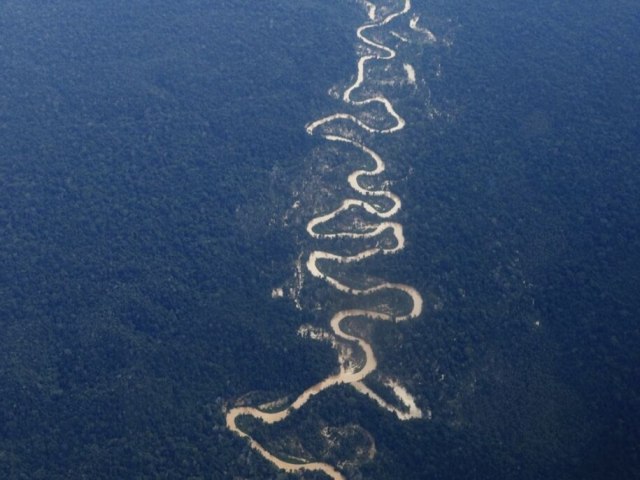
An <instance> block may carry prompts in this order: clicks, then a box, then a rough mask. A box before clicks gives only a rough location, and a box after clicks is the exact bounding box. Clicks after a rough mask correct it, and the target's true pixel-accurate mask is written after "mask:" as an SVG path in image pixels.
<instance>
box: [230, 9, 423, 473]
mask: <svg viewBox="0 0 640 480" xmlns="http://www.w3.org/2000/svg"><path fill="white" fill-rule="evenodd" d="M365 3H366V5H367V8H368V13H369V19H370V21H369V22H368V23H366V24H365V25H363V26H361V27H359V28H358V30H357V36H358V39H359V40H360V41H361V42H362V43H363V44H364V45H365V46H366V49H365V51H366V52H367V54H365V55H363V56H362V57H360V58H359V59H358V63H357V77H356V80H355V82H354V83H353V84H352V85H350V86H349V87H348V88H347V89H346V90H345V92H344V94H343V95H342V100H343V101H344V102H345V103H346V104H348V105H351V106H353V107H360V108H366V107H367V106H370V105H374V104H377V105H379V106H382V107H383V108H384V110H385V111H386V114H387V116H388V118H389V120H390V121H389V122H387V123H386V124H385V125H386V126H384V127H377V126H375V125H371V122H370V121H369V122H365V121H363V120H361V119H360V118H358V117H357V116H355V115H352V114H349V113H336V114H333V115H330V116H327V117H324V118H320V119H318V120H316V121H314V122H311V123H309V124H308V125H307V126H306V131H307V133H308V134H309V135H318V136H320V137H321V138H324V140H326V141H328V142H333V143H336V144H343V145H344V147H345V148H348V149H355V150H356V151H358V152H360V153H362V154H364V156H365V158H367V159H368V160H367V162H366V163H367V165H365V166H363V167H362V168H360V169H358V170H355V171H353V172H352V173H351V174H350V175H349V176H348V183H349V186H350V187H351V188H352V190H353V191H354V192H356V193H357V194H358V195H359V196H360V197H361V198H348V199H346V200H344V201H343V202H342V203H341V205H340V206H339V207H338V208H336V209H335V210H333V211H331V212H329V213H326V214H323V215H320V216H318V217H316V218H313V219H312V220H311V221H309V222H308V224H307V227H306V230H307V233H308V234H309V235H310V236H311V237H312V238H314V239H322V240H327V239H329V240H330V239H338V238H349V239H356V240H358V239H371V238H375V237H379V236H381V235H383V234H385V235H388V234H389V233H390V234H391V235H392V236H393V239H394V241H393V242H392V243H391V245H389V242H384V243H383V242H378V243H379V245H377V246H374V247H371V248H367V249H364V250H362V251H360V252H359V253H357V254H354V255H338V254H336V253H331V252H326V251H322V250H314V251H312V252H311V253H309V255H308V259H307V261H306V268H307V270H308V272H309V273H310V274H311V275H312V276H314V277H316V278H318V279H320V280H322V281H324V282H326V283H327V284H329V285H331V286H332V287H333V288H335V289H336V290H339V291H341V292H345V293H348V294H350V295H354V296H367V295H372V294H375V293H377V292H381V291H386V290H392V291H396V292H399V293H400V294H402V295H405V296H406V297H407V299H408V303H407V305H410V306H409V307H407V308H406V311H401V312H396V313H389V312H388V311H381V310H383V309H380V310H375V309H347V310H342V311H339V312H338V313H336V314H335V315H334V316H333V317H332V318H331V320H330V328H331V332H332V335H333V336H334V338H335V339H336V341H338V342H343V343H347V344H350V345H357V347H358V348H359V349H360V350H361V352H363V353H364V362H360V364H358V365H357V366H354V365H356V362H355V361H348V360H350V359H345V358H342V357H341V358H340V362H339V363H340V366H339V371H338V373H335V374H333V375H331V376H329V377H327V378H325V379H324V380H322V381H321V382H319V383H317V384H315V385H313V386H311V387H309V388H307V389H306V390H305V391H304V392H302V393H301V394H300V395H299V396H298V397H297V398H296V399H295V400H294V401H293V402H292V403H290V404H289V405H288V406H286V407H284V408H283V409H281V410H279V411H275V412H273V411H266V409H264V408H263V409H261V408H260V407H246V406H245V407H235V408H231V409H229V410H228V411H227V414H226V423H227V427H228V428H229V430H231V431H232V432H234V433H235V434H237V435H239V436H240V437H243V438H245V439H246V440H247V441H248V443H249V445H250V446H251V448H253V449H254V450H255V451H257V452H258V453H259V454H260V455H262V456H263V457H264V458H265V459H266V460H268V461H269V462H271V463H273V464H274V465H275V466H276V467H277V468H279V469H281V470H283V471H286V472H300V471H305V470H306V471H319V472H323V473H325V474H326V475H327V476H329V477H330V478H332V479H335V480H338V479H344V478H345V477H344V475H343V473H341V472H340V471H339V470H338V469H337V468H336V467H334V466H332V465H330V464H328V463H323V462H314V461H308V462H305V461H299V462H292V461H287V460H285V459H282V458H279V457H277V456H276V455H274V454H272V453H271V452H269V451H268V450H267V449H266V448H265V447H264V446H263V445H261V444H260V443H259V442H257V441H256V440H255V439H253V438H252V437H251V436H250V435H249V434H248V433H246V432H245V431H243V430H242V429H241V428H240V427H239V426H238V422H237V420H238V418H239V417H243V416H250V417H253V418H256V419H258V420H260V421H262V422H264V423H267V424H272V423H276V422H280V421H282V420H284V419H285V418H287V417H288V416H289V415H290V414H291V412H293V411H295V410H298V409H300V408H302V407H303V406H304V405H305V404H306V403H307V402H308V401H309V399H310V398H311V397H312V396H314V395H316V394H318V393H320V392H322V391H323V390H326V389H328V388H330V387H332V386H334V385H339V384H348V385H351V386H352V387H353V388H354V389H355V390H356V391H358V392H360V393H362V394H364V395H366V396H368V397H369V398H370V399H372V400H373V401H374V402H376V403H377V404H378V405H379V406H380V407H382V408H384V409H386V410H388V411H390V412H392V413H394V414H395V415H396V416H397V417H398V418H399V419H400V420H409V419H415V418H422V417H423V416H424V415H423V412H422V411H421V410H420V408H419V407H418V406H417V405H416V402H415V400H414V398H413V397H412V395H411V394H410V393H409V392H408V391H407V390H406V389H405V388H404V387H403V386H402V385H401V384H400V383H399V382H398V381H396V380H387V381H386V382H385V385H386V387H388V388H389V389H390V391H391V392H393V394H394V395H395V397H396V398H397V400H398V401H399V403H400V404H401V405H402V408H398V407H396V406H394V405H391V404H389V403H388V402H387V401H386V400H384V399H383V398H382V397H380V396H379V395H378V394H377V393H375V392H374V391H373V390H372V389H370V388H369V387H368V386H367V385H366V384H365V383H364V381H365V379H366V378H367V377H368V376H369V375H370V374H371V373H372V372H374V371H375V370H376V369H377V361H376V356H375V353H374V350H373V348H372V346H371V345H370V344H369V343H368V342H367V341H365V340H364V339H363V338H360V337H358V336H357V335H355V334H353V333H349V332H347V331H346V330H345V321H346V320H348V319H351V318H355V317H360V318H366V319H368V320H372V321H384V322H402V321H407V320H411V319H415V318H417V317H419V316H420V314H421V313H422V309H423V301H422V297H421V295H420V293H419V292H418V291H417V290H416V289H414V288H413V287H411V286H409V285H405V284H402V283H390V282H382V283H379V284H377V285H375V286H372V287H368V288H356V287H354V286H350V285H347V284H346V283H344V281H342V280H340V279H338V278H336V277H334V276H331V275H330V274H329V273H327V272H326V271H323V268H322V266H323V265H326V262H334V263H338V264H351V263H357V262H362V261H363V260H366V259H369V258H371V257H374V256H376V255H388V254H394V253H397V252H398V251H400V250H402V249H403V248H404V246H405V238H404V233H403V227H402V225H401V224H400V223H397V222H394V221H392V220H391V219H392V217H393V216H394V215H395V214H396V213H397V212H398V211H399V210H400V208H401V207H402V202H401V200H400V198H399V197H398V196H397V195H396V194H394V193H392V192H390V191H388V190H386V189H383V188H381V189H374V188H371V187H368V186H366V185H363V184H362V183H361V180H364V179H366V177H375V176H378V175H380V174H381V173H383V172H384V170H385V163H384V161H383V159H382V158H381V157H380V155H378V154H377V153H376V152H375V151H374V150H372V149H371V148H369V147H368V146H366V145H365V144H364V143H362V142H361V141H359V140H355V139H353V138H351V136H347V135H343V134H340V133H335V130H337V129H336V128H330V127H332V126H335V125H337V123H336V122H338V123H339V122H344V121H346V122H350V123H351V124H353V125H356V126H357V128H359V129H361V130H363V131H364V132H366V133H367V134H391V133H394V132H397V131H399V130H402V129H403V128H404V127H405V121H404V119H403V118H402V117H401V116H400V115H399V114H398V112H396V110H395V108H394V106H393V105H392V103H391V102H390V101H389V100H388V99H387V98H386V97H384V96H382V95H377V96H371V97H368V98H364V99H360V100H356V99H354V98H353V97H354V93H355V92H356V91H358V90H359V89H360V87H362V86H363V84H365V82H366V81H367V65H368V64H369V62H372V61H376V62H381V61H391V60H393V59H394V58H395V57H396V51H395V50H393V49H392V48H390V47H388V46H386V45H384V44H382V43H379V42H377V41H375V40H372V39H371V38H370V37H369V36H367V32H368V31H369V30H372V29H377V28H380V27H383V26H385V25H388V24H389V23H391V22H392V21H393V20H394V19H396V18H398V17H400V16H403V15H406V14H407V13H408V12H409V11H410V10H411V0H403V1H402V5H401V8H399V9H398V10H397V11H394V12H392V13H388V14H386V15H381V14H380V10H381V9H380V8H379V7H376V5H375V4H374V3H373V2H365ZM399 3H400V2H399ZM378 16H380V18H378ZM417 23H418V17H413V19H411V21H410V22H409V27H410V28H411V29H412V30H415V31H416V32H419V33H423V34H425V35H427V33H425V32H428V35H431V36H433V34H432V33H431V32H429V31H428V30H426V29H422V28H420V27H418V26H417ZM429 40H431V38H429ZM369 52H371V53H369ZM405 65H406V64H405ZM405 70H407V71H408V72H413V68H412V67H411V69H408V68H407V67H406V66H405ZM413 75H415V72H413ZM410 77H411V76H410ZM409 80H410V81H411V80H412V78H409ZM413 81H415V77H413ZM380 200H382V201H380ZM355 210H360V211H361V212H366V214H368V215H370V216H373V217H376V218H378V219H379V220H378V221H377V222H375V223H363V224H359V225H358V226H357V228H354V229H353V230H352V231H338V232H332V233H323V232H322V230H321V229H320V228H319V227H321V226H322V225H324V224H326V223H328V222H330V221H332V220H333V219H334V218H336V217H337V216H338V215H340V214H341V213H343V212H347V211H355Z"/></svg>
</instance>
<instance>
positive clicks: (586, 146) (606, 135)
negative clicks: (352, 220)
mask: <svg viewBox="0 0 640 480" xmlns="http://www.w3.org/2000/svg"><path fill="white" fill-rule="evenodd" d="M413 8H414V10H415V11H416V12H417V13H419V14H420V18H421V20H420V21H421V23H422V24H425V25H428V26H429V28H430V29H431V30H432V31H433V32H434V33H435V34H436V35H437V36H438V38H439V39H441V41H440V42H438V43H437V44H436V45H422V46H406V47H404V48H403V47H402V44H401V42H400V43H399V48H398V55H399V57H400V59H401V61H406V62H410V63H411V64H412V65H414V66H415V68H416V71H417V73H418V76H419V77H420V81H419V82H418V85H417V86H416V87H415V88H408V87H403V88H398V89H396V90H395V93H393V95H395V97H393V100H394V102H395V104H396V107H397V109H398V111H400V112H402V114H403V116H404V117H405V118H406V120H407V127H406V128H405V129H404V130H403V131H402V132H399V133H398V134H396V135H395V136H393V137H389V138H384V139H381V140H380V141H379V142H378V143H377V144H376V145H375V146H376V148H377V149H379V151H380V153H381V154H382V155H383V156H384V157H385V159H387V165H388V171H387V172H386V175H387V176H388V179H389V181H390V182H392V183H393V189H394V191H395V192H396V193H398V194H399V195H400V196H401V197H402V199H403V209H402V211H401V212H400V214H399V217H400V221H401V222H402V223H403V225H404V228H405V236H406V239H407V246H406V249H405V250H404V251H402V252H401V253H400V254H398V255H395V256H390V257H388V258H387V257H385V258H383V259H380V260H379V261H378V260H376V261H375V262H373V263H371V264H370V265H367V269H368V270H367V271H368V273H369V274H371V275H376V276H379V277H384V278H388V279H391V280H392V281H398V282H407V283H410V284H411V285H413V286H414V287H416V288H417V289H418V290H419V291H420V292H421V293H422V295H423V297H424V299H425V305H426V311H425V313H424V315H423V317H422V318H421V319H419V320H418V321H414V322H410V323H407V324H403V325H396V324H393V325H390V324H376V325H372V326H369V327H368V328H369V334H370V336H371V338H372V339H373V340H374V341H375V345H376V346H377V350H376V351H377V355H378V357H379V364H380V369H381V370H382V371H385V372H388V373H389V374H391V375H396V376H398V377H400V378H403V379H405V380H406V382H407V385H408V386H409V387H410V389H411V391H412V392H413V393H414V394H415V395H416V396H417V398H418V401H419V403H420V405H421V406H422V407H423V408H424V409H425V410H428V411H429V412H430V414H431V417H430V418H428V419H423V420H420V421H411V422H399V421H398V420H397V418H395V417H394V416H393V415H392V414H390V413H388V412H385V411H383V410H381V409H379V408H376V406H375V405H374V404H373V403H372V402H371V401H370V400H369V399H367V398H365V397H363V396H361V395H358V394H357V393H356V392H355V391H354V390H353V389H351V388H349V387H348V386H343V387H338V388H335V389H333V390H331V391H327V392H323V393H322V394H321V395H319V396H317V397H316V398H314V399H313V400H312V401H311V402H310V403H309V406H308V408H305V410H304V411H300V412H296V414H295V415H293V416H292V418H291V419H289V420H287V421H286V422H284V423H282V424H278V425H274V426H264V425H260V424H257V423H256V424H255V425H248V428H251V429H252V431H253V432H255V435H256V437H257V438H259V439H260V440H261V441H264V442H265V443H266V444H269V445H270V446H272V447H273V448H274V450H276V451H281V452H282V454H283V455H285V454H286V453H287V449H289V448H290V447H291V443H287V442H283V440H282V439H283V438H295V439H297V441H298V442H299V446H298V447H297V448H298V449H299V450H300V451H303V452H305V453H307V454H309V455H310V456H312V457H319V456H324V457H325V458H326V459H328V460H331V461H334V462H347V464H348V462H349V461H351V460H353V458H354V456H355V457H358V455H360V456H361V453H359V452H360V450H359V448H360V447H361V446H362V445H369V446H371V445H373V444H374V445H375V456H374V457H373V459H371V460H363V459H362V458H359V457H358V462H354V466H353V467H348V468H347V470H348V472H349V475H350V478H367V479H388V478H401V479H404V478H424V479H452V480H453V479H456V480H458V479H489V478H520V479H538V478H555V479H567V480H568V479H594V480H595V479H608V478H615V479H632V478H638V477H639V476H640V447H639V445H640V438H639V436H640V433H639V432H640V391H639V388H638V385H640V367H639V365H640V358H639V357H640V350H638V347H637V345H638V344H639V343H640V323H639V319H640V289H639V287H638V286H639V285H640V273H639V272H640V221H639V220H638V219H639V218H640V136H639V135H638V132H639V131H640V128H639V127H640V125H639V120H638V115H637V112H638V110H639V109H640V47H639V45H640V38H639V37H640V33H639V32H640V10H639V7H638V6H637V4H636V2H633V1H631V0H615V1H612V2H608V3H607V4H603V3H602V2H594V1H583V2H578V3H571V4H564V3H559V2H555V1H551V0H542V1H541V2H537V3H535V4H529V5H523V4H522V3H521V2H513V1H508V0H498V1H494V2H489V4H487V2H476V1H462V0H452V1H446V2H445V1H443V0H437V1H435V2H426V1H417V0H415V1H414V2H413ZM366 21H367V17H366V10H365V9H364V8H363V5H362V4H361V2H360V3H358V2H356V1H346V0H345V1H340V0H295V1H289V0H283V1H277V2H276V1H274V2H249V1H246V0H216V1H215V2H210V1H204V0H187V1H182V2H176V1H172V0H154V1H151V0H140V1H135V2H125V1H122V0H114V1H110V2H101V1H97V0H84V1H82V2H80V1H76V0H52V1H49V2H39V1H36V0H20V1H17V0H6V1H4V2H3V3H2V4H1V5H0V147H1V148H0V265H1V267H2V268H0V328H1V330H2V334H1V335H0V476H1V477H2V478H8V479H14V478H15V479H23V478H24V479H26V478H29V479H37V478H43V479H63V478H64V479H67V478H96V479H119V478H191V479H197V478H201V479H209V478H210V479H227V478H229V479H231V478H297V477H295V476H288V475H286V474H284V473H281V472H278V471H276V470H275V469H274V468H273V467H272V466H271V465H270V464H268V463H267V462H265V461H264V460H263V459H262V458H261V457H260V456H259V455H257V454H256V453H255V452H254V451H252V450H251V449H250V448H249V447H248V445H247V443H246V442H245V441H244V440H242V439H240V438H238V437H237V436H234V435H233V434H231V433H230V432H229V431H228V430H227V429H226V428H225V420H224V412H225V411H226V410H227V408H228V407H229V406H230V405H234V404H236V403H239V402H240V403H242V402H263V401H270V400H274V399H276V398H280V397H282V396H286V395H291V394H293V393H295V392H300V391H301V390H303V389H304V388H306V387H308V386H309V385H311V384H313V383H314V382H316V381H318V380H320V379H321V378H323V377H325V376H326V375H327V374H328V373H330V372H332V371H333V370H335V368H336V353H335V352H334V351H333V350H332V349H331V348H330V346H329V345H327V344H326V343H321V342H313V341H309V340H308V339H304V338H301V337H300V336H299V335H298V334H297V333H296V332H297V329H298V327H299V326H300V325H302V324H304V323H310V324H321V322H322V321H326V319H327V318H328V317H327V315H326V314H325V313H324V312H322V311H317V310H315V309H314V308H313V306H314V305H316V303H317V302H319V301H321V300H322V301H323V302H325V303H326V301H327V299H330V298H334V300H333V301H335V302H336V305H342V303H343V302H346V301H347V300H346V299H345V298H343V297H340V296H339V295H334V296H333V297H331V296H330V295H332V294H330V293H329V292H327V291H326V289H324V290H323V287H322V286H321V285H320V284H313V283H312V282H308V283H307V284H306V286H305V287H303V290H302V292H301V300H302V301H303V306H304V307H305V308H302V309H301V310H299V309H297V308H296V305H295V303H294V302H293V301H291V300H290V299H288V298H282V299H279V298H276V299H274V298H272V289H273V288H276V287H281V286H283V285H284V286H287V287H288V286H290V285H292V284H293V283H294V282H295V278H294V272H295V265H296V261H297V260H298V259H299V258H300V255H301V253H303V252H304V251H306V250H305V249H307V248H308V245H309V240H308V239H307V238H306V236H305V232H304V222H305V221H308V220H309V218H308V217H305V215H306V214H307V213H308V212H309V211H310V210H309V208H310V207H309V204H310V202H312V201H313V199H310V198H309V195H311V194H314V192H317V191H318V190H317V189H316V187H317V188H320V190H322V188H324V187H326V188H329V187H332V186H333V185H335V184H337V183H339V182H342V183H343V184H344V175H343V176H340V175H338V174H337V173H335V172H342V171H341V170H340V168H342V167H340V166H339V165H337V160H335V159H334V160H335V163H336V164H331V163H330V162H331V159H326V162H328V163H327V164H328V165H329V166H330V167H331V168H330V169H326V168H322V167H323V166H322V165H321V166H319V165H318V164H317V163H316V160H317V158H316V156H314V155H313V154H312V153H311V152H313V150H314V149H315V148H317V147H318V145H319V140H318V139H317V138H312V137H310V136H309V135H307V134H306V133H305V130H304V126H305V124H306V123H307V122H309V121H311V120H313V119H315V118H318V117H320V116H321V115H325V114H327V113H329V112H335V111H337V110H336V109H337V108H340V107H339V104H340V101H339V99H337V98H334V97H332V96H331V95H328V94H327V92H328V91H329V90H330V89H331V88H332V87H335V88H337V89H338V90H340V89H343V88H344V87H345V86H346V85H347V84H348V83H349V82H350V81H352V79H353V75H354V74H355V70H354V67H355V62H356V59H357V55H358V49H357V48H356V47H357V39H356V37H355V31H356V28H357V27H358V26H359V25H361V24H363V23H364V22H366ZM324 166H326V165H324ZM344 172H346V170H345V171H344ZM344 172H342V173H344ZM340 179H342V180H340ZM336 188H341V187H336ZM305 195H306V196H305ZM296 200H299V201H300V202H301V203H302V204H303V205H302V209H300V210H295V209H292V205H293V204H294V202H295V201H296ZM305 201H306V205H305ZM305 208H306V210H305ZM247 423H251V422H250V421H249V420H247ZM319 426H324V427H327V428H334V427H342V428H343V429H347V430H343V431H348V432H349V435H346V434H345V435H343V437H342V438H341V439H340V441H338V442H336V445H337V446H336V445H333V446H332V448H327V445H326V444H324V443H323V440H322V438H321V437H320V436H319V435H318V429H319V428H320V427H319ZM289 453H290V454H291V452H289ZM304 478H309V479H311V478H322V477H321V476H320V475H312V474H305V475H304Z"/></svg>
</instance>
